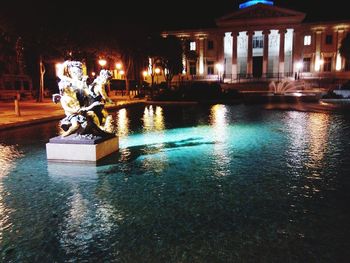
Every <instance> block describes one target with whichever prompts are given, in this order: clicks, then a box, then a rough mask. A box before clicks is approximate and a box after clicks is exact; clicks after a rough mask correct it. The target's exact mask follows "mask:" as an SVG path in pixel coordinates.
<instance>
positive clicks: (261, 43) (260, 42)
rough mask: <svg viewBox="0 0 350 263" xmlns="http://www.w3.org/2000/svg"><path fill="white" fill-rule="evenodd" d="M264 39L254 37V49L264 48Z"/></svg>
mask: <svg viewBox="0 0 350 263" xmlns="http://www.w3.org/2000/svg"><path fill="white" fill-rule="evenodd" d="M263 47H264V38H263V36H253V48H263Z"/></svg>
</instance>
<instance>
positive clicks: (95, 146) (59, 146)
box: [46, 134, 119, 162]
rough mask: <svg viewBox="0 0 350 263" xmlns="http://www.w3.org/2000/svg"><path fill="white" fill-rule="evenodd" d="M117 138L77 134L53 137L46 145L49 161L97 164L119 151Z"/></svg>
mask: <svg viewBox="0 0 350 263" xmlns="http://www.w3.org/2000/svg"><path fill="white" fill-rule="evenodd" d="M118 149H119V140H118V137H117V136H107V137H100V136H93V137H90V138H89V137H84V136H79V135H76V134H72V135H69V136H67V137H61V136H57V137H53V138H51V139H50V141H49V142H48V143H47V144H46V156H47V159H48V160H54V161H62V162H96V161H98V160H100V159H102V158H103V157H105V156H107V155H109V154H111V153H113V152H116V151H118Z"/></svg>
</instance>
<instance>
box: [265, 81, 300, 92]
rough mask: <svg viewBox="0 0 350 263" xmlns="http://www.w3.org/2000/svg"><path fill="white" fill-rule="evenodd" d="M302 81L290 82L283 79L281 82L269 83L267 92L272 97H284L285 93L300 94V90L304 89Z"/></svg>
mask: <svg viewBox="0 0 350 263" xmlns="http://www.w3.org/2000/svg"><path fill="white" fill-rule="evenodd" d="M305 86H306V84H305V82H304V81H291V80H289V79H283V80H282V81H281V82H275V81H271V82H270V84H269V91H272V92H273V94H274V95H286V94H287V93H292V94H294V95H296V93H299V94H300V91H301V90H304V89H305Z"/></svg>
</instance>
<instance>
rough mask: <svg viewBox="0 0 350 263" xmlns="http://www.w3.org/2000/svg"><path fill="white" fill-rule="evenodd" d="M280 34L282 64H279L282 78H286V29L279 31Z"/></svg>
mask: <svg viewBox="0 0 350 263" xmlns="http://www.w3.org/2000/svg"><path fill="white" fill-rule="evenodd" d="M278 33H279V34H280V52H279V53H280V54H279V58H280V64H279V73H280V76H281V77H284V39H285V33H287V30H286V29H280V30H278Z"/></svg>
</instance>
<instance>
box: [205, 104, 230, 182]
mask: <svg viewBox="0 0 350 263" xmlns="http://www.w3.org/2000/svg"><path fill="white" fill-rule="evenodd" d="M210 123H211V125H212V127H213V131H212V136H213V139H214V141H215V144H214V162H215V164H216V166H217V169H215V173H216V175H217V176H225V175H228V174H229V173H230V161H231V159H230V155H229V151H228V147H227V143H225V142H226V141H227V139H228V136H229V123H228V121H227V108H226V106H225V105H221V104H217V105H214V106H213V107H212V108H211V110H210Z"/></svg>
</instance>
